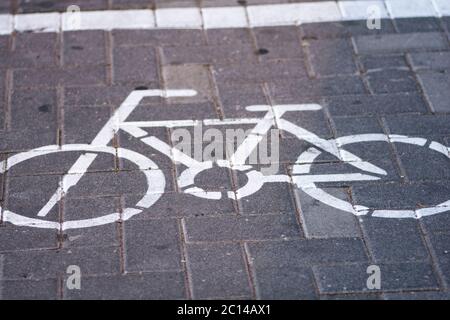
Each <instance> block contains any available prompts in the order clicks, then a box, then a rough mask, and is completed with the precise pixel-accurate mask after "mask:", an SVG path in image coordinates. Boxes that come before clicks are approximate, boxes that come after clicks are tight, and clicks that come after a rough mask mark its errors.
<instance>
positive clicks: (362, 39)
mask: <svg viewBox="0 0 450 320" xmlns="http://www.w3.org/2000/svg"><path fill="white" fill-rule="evenodd" d="M355 41H356V46H357V48H358V52H359V53H360V54H377V53H390V52H414V51H427V50H428V51H431V50H446V49H447V48H448V43H447V41H446V40H445V36H444V34H442V33H439V32H424V33H421V32H415V33H403V34H385V35H366V36H358V37H356V39H355Z"/></svg>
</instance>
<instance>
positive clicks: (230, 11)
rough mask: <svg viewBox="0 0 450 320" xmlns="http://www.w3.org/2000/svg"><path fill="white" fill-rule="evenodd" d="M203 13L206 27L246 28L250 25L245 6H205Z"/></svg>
mask: <svg viewBox="0 0 450 320" xmlns="http://www.w3.org/2000/svg"><path fill="white" fill-rule="evenodd" d="M202 15H203V22H204V23H203V24H204V27H205V29H216V28H245V27H247V26H248V20H247V13H246V11H245V8H244V7H224V8H221V7H219V8H213V7H211V8H203V9H202Z"/></svg>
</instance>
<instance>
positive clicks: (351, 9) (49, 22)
mask: <svg viewBox="0 0 450 320" xmlns="http://www.w3.org/2000/svg"><path fill="white" fill-rule="evenodd" d="M371 5H375V6H377V7H379V8H380V14H381V18H414V17H441V16H450V3H449V1H448V0H384V1H383V0H369V1H366V0H354V1H352V0H347V1H321V2H304V3H287V4H268V5H250V6H247V7H242V6H226V7H214V8H202V9H199V8H163V9H156V10H150V9H142V10H105V11H81V13H80V18H81V24H80V27H79V28H78V29H77V30H113V29H146V30H151V29H168V28H169V29H170V28H172V29H173V28H177V29H200V28H204V29H216V28H243V27H272V26H293V25H300V24H303V23H314V22H339V21H350V20H361V19H363V20H364V19H367V17H368V13H367V9H368V8H369V7H370V6H371ZM67 17H68V13H32V14H18V15H0V34H10V33H12V32H14V31H19V32H25V31H32V32H60V31H69V30H74V29H73V28H72V27H70V26H68V25H67Z"/></svg>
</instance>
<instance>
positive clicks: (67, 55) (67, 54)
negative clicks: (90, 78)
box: [63, 30, 108, 66]
mask: <svg viewBox="0 0 450 320" xmlns="http://www.w3.org/2000/svg"><path fill="white" fill-rule="evenodd" d="M63 37H64V39H63V43H64V53H63V54H64V56H63V63H64V65H66V66H70V65H96V64H100V65H104V64H107V63H108V62H107V58H106V52H107V50H106V34H105V32H103V31H95V30H94V31H71V32H64V33H63Z"/></svg>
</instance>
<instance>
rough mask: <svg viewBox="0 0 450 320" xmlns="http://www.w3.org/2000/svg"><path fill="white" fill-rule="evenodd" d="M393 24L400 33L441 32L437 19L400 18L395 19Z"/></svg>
mask: <svg viewBox="0 0 450 320" xmlns="http://www.w3.org/2000/svg"><path fill="white" fill-rule="evenodd" d="M394 23H395V25H396V26H397V29H398V30H399V31H400V32H401V33H413V32H441V31H443V30H442V27H441V25H440V22H439V19H437V18H417V17H416V18H402V19H395V20H394Z"/></svg>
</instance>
